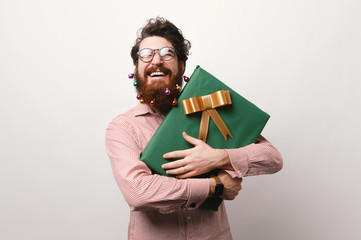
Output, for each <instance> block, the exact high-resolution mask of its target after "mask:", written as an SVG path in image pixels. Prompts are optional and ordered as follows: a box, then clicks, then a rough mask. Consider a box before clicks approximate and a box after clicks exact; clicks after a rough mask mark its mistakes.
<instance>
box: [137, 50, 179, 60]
mask: <svg viewBox="0 0 361 240" xmlns="http://www.w3.org/2000/svg"><path fill="white" fill-rule="evenodd" d="M164 48H168V49H171V50H173V52H174V56H172V57H171V58H170V59H163V56H162V55H160V54H159V53H160V51H161V50H162V49H164ZM145 49H149V50H151V51H152V58H151V59H150V60H149V61H144V60H143V59H142V57H141V56H140V52H141V51H143V50H145ZM155 51H158V54H159V57H160V58H161V59H162V60H163V61H170V60H172V59H173V58H174V57H175V56H176V55H177V51H176V50H175V48H172V47H162V48H158V49H151V48H143V49H142V50H140V51H139V52H137V55H138V57H139V59H140V60H141V61H142V62H144V63H149V62H151V61H152V60H153V58H154V56H155Z"/></svg>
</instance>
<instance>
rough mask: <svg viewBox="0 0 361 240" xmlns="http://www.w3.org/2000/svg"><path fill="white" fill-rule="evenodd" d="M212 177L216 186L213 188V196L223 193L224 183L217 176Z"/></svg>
mask: <svg viewBox="0 0 361 240" xmlns="http://www.w3.org/2000/svg"><path fill="white" fill-rule="evenodd" d="M213 178H214V180H216V187H215V189H214V196H215V197H220V196H222V194H223V189H224V185H223V183H222V181H221V179H219V177H218V176H214V177H213Z"/></svg>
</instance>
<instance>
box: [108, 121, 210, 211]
mask: <svg viewBox="0 0 361 240" xmlns="http://www.w3.org/2000/svg"><path fill="white" fill-rule="evenodd" d="M136 136H137V134H136V131H135V130H134V129H133V128H132V125H131V124H127V121H126V120H124V119H123V120H122V121H120V122H119V121H117V122H114V121H113V122H111V123H110V124H109V126H108V128H107V130H106V144H105V145H106V152H107V154H108V156H109V158H110V161H111V165H112V170H113V175H114V177H115V180H116V182H117V184H118V186H119V188H120V190H121V191H122V193H123V196H124V198H125V200H126V201H127V203H128V204H129V205H130V207H131V208H133V210H141V209H153V210H158V211H159V212H161V213H171V212H174V211H175V210H178V209H180V208H187V209H196V208H198V207H199V206H200V205H201V204H202V203H203V202H204V201H205V200H206V199H207V197H208V194H209V180H208V179H184V180H182V179H176V178H172V177H166V176H161V175H158V174H152V172H151V170H150V169H149V168H148V167H147V165H146V164H145V163H143V162H142V161H140V160H139V157H140V153H141V152H142V149H141V147H140V144H139V142H138V141H137V137H136Z"/></svg>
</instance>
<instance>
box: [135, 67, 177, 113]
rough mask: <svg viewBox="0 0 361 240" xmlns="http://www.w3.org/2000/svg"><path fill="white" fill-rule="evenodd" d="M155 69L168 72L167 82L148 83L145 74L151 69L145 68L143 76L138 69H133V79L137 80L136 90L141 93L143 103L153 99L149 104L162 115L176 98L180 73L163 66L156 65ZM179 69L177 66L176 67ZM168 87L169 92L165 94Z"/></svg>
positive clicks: (168, 109)
mask: <svg viewBox="0 0 361 240" xmlns="http://www.w3.org/2000/svg"><path fill="white" fill-rule="evenodd" d="M156 68H157V69H159V70H160V71H162V72H164V73H166V74H168V76H169V80H170V81H169V83H168V84H166V83H164V82H157V83H156V84H152V85H148V84H147V80H146V79H147V76H148V73H149V72H151V71H152V70H153V69H147V70H146V71H145V72H144V76H141V75H140V74H139V73H138V69H137V67H136V69H135V79H136V80H137V81H138V86H137V92H138V93H141V94H142V98H143V100H144V103H145V104H148V105H150V102H151V101H152V100H153V99H155V103H154V105H153V106H151V107H152V108H153V109H154V110H155V111H156V112H159V113H160V114H162V115H164V116H165V115H167V114H168V112H169V111H170V110H171V109H172V107H173V105H172V103H173V101H174V99H178V97H179V94H180V91H179V90H178V89H177V87H176V84H178V85H179V86H180V87H181V86H182V73H181V72H179V71H178V72H177V73H175V74H173V73H172V72H171V71H170V70H169V69H167V68H165V67H164V66H157V67H156ZM178 69H179V68H178ZM166 88H168V89H169V90H170V94H169V95H166V94H165V90H166Z"/></svg>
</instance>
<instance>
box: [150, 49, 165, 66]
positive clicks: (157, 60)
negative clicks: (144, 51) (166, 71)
mask: <svg viewBox="0 0 361 240" xmlns="http://www.w3.org/2000/svg"><path fill="white" fill-rule="evenodd" d="M161 62H163V59H162V58H161V57H160V55H159V51H155V52H154V57H153V60H152V64H154V65H157V64H160V63H161Z"/></svg>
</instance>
